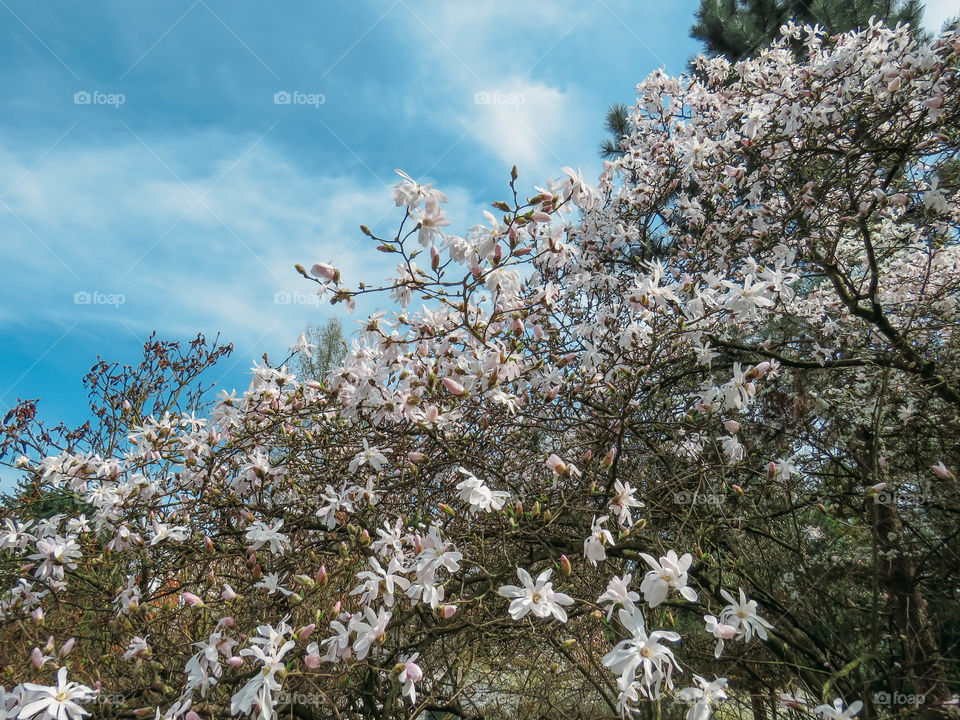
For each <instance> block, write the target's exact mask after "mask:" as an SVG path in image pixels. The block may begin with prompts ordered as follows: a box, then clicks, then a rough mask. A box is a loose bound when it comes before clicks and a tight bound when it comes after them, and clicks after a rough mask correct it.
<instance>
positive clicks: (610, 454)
mask: <svg viewBox="0 0 960 720" xmlns="http://www.w3.org/2000/svg"><path fill="white" fill-rule="evenodd" d="M616 454H617V449H616V448H610V449H609V450H607V454H606V455H604V456H603V461H602V462H601V463H600V467H602V468H603V469H604V470H606V469H607V468H608V467H610V466H611V465H613V458H614V457H616Z"/></svg>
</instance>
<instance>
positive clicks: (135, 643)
mask: <svg viewBox="0 0 960 720" xmlns="http://www.w3.org/2000/svg"><path fill="white" fill-rule="evenodd" d="M149 651H150V646H149V645H147V641H146V639H145V638H142V637H140V636H139V635H137V636H136V637H135V638H133V640H131V641H130V644H129V645H128V646H127V651H126V652H125V653H124V654H123V659H124V660H132V659H133V658H137V657H140V656H141V655H145V654H146V653H148V652H149Z"/></svg>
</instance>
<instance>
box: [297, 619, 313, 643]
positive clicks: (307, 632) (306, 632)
mask: <svg viewBox="0 0 960 720" xmlns="http://www.w3.org/2000/svg"><path fill="white" fill-rule="evenodd" d="M316 629H317V624H316V623H310V624H309V625H307V626H305V627H303V628H302V629H301V630H300V632H299V633H297V637H299V638H300V639H301V640H306V639H307V638H308V637H310V636H311V635H312V634H313V631H314V630H316Z"/></svg>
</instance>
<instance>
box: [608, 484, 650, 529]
mask: <svg viewBox="0 0 960 720" xmlns="http://www.w3.org/2000/svg"><path fill="white" fill-rule="evenodd" d="M613 489H614V490H615V491H616V495H614V496H613V500H611V501H610V512H611V513H613V514H614V515H616V516H617V522H619V523H620V524H621V525H623V526H625V527H629V526H631V525H633V517H632V516H631V514H630V508H642V507H643V503H642V502H640V501H639V500H637V499H636V498H635V497H634V496H633V494H634V493H635V492H636V491H637V490H636V488H632V487H630V483H621V482H620V481H619V480H615V481H614V483H613Z"/></svg>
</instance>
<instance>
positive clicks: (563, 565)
mask: <svg viewBox="0 0 960 720" xmlns="http://www.w3.org/2000/svg"><path fill="white" fill-rule="evenodd" d="M560 570H561V571H562V572H563V574H564V575H569V574H570V573H571V572H573V567H572V566H571V565H570V558H568V557H567V556H566V555H561V556H560Z"/></svg>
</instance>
